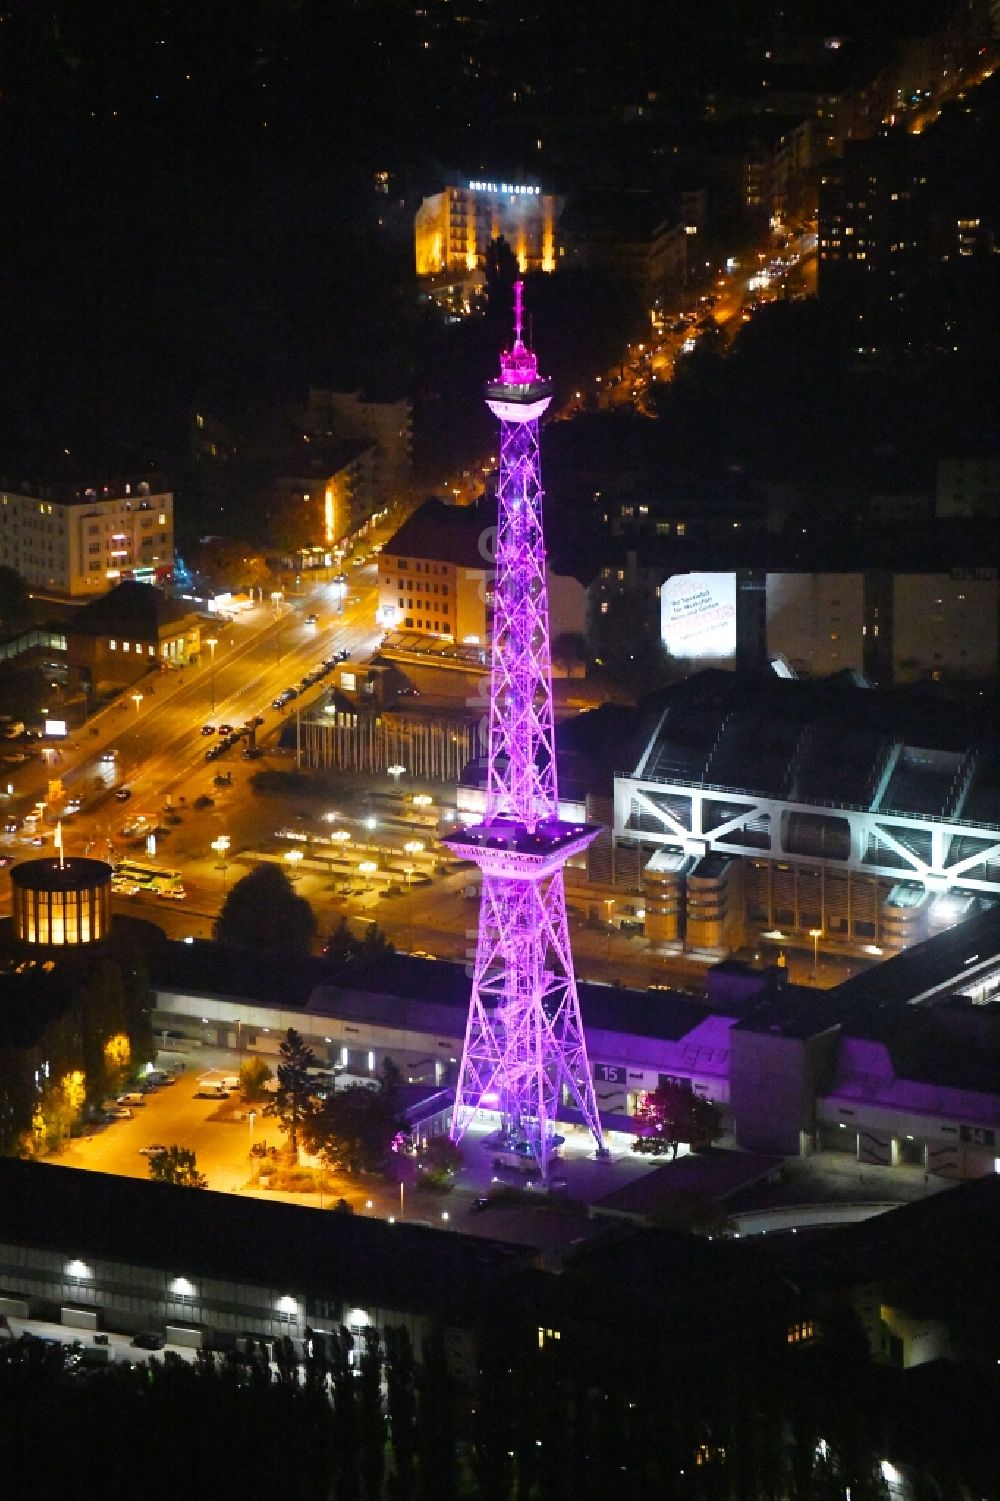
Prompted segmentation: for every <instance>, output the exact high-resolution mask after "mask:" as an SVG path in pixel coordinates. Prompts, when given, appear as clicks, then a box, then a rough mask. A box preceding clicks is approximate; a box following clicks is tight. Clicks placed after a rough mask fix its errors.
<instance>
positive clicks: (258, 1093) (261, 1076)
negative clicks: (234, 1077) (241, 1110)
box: [240, 1058, 273, 1100]
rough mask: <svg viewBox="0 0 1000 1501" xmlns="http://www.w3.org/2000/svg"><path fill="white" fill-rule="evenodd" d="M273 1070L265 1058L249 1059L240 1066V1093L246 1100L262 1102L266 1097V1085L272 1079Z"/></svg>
mask: <svg viewBox="0 0 1000 1501" xmlns="http://www.w3.org/2000/svg"><path fill="white" fill-rule="evenodd" d="M272 1077H273V1076H272V1073H271V1069H270V1068H269V1066H268V1065H267V1064H266V1063H265V1062H264V1060H263V1058H248V1059H247V1061H246V1063H243V1064H241V1065H240V1093H241V1094H242V1096H243V1098H244V1099H245V1100H260V1099H263V1097H264V1085H265V1084H266V1083H267V1081H268V1079H270V1078H272Z"/></svg>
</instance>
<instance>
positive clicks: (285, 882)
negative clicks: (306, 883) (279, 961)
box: [214, 864, 316, 955]
mask: <svg viewBox="0 0 1000 1501" xmlns="http://www.w3.org/2000/svg"><path fill="white" fill-rule="evenodd" d="M315 932H316V918H315V915H314V913H313V910H312V908H311V907H310V905H309V903H308V902H307V901H306V899H305V897H303V896H298V895H296V893H295V891H294V890H293V888H292V884H291V882H290V881H289V879H288V877H287V876H286V875H285V872H284V871H283V870H282V869H281V868H280V867H279V866H277V865H267V864H265V865H258V866H256V867H255V869H253V870H252V871H251V872H250V873H249V875H246V876H244V877H243V879H242V880H240V881H237V882H236V885H235V886H234V887H233V889H232V891H230V893H229V895H228V896H227V898H226V900H225V904H224V905H223V908H222V911H221V912H220V913H219V915H218V917H217V918H216V920H215V928H214V933H215V937H216V939H217V940H218V942H219V943H232V944H235V945H236V946H237V947H238V948H245V949H271V950H277V951H279V952H283V953H286V954H303V955H304V954H308V953H309V950H310V947H311V945H312V939H313V935H314V934H315Z"/></svg>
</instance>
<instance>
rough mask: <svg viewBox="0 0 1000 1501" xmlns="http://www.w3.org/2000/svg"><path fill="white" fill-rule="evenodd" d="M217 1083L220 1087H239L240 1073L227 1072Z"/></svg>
mask: <svg viewBox="0 0 1000 1501" xmlns="http://www.w3.org/2000/svg"><path fill="white" fill-rule="evenodd" d="M216 1083H217V1084H218V1086H219V1088H220V1089H239V1087H240V1080H239V1075H238V1074H227V1075H226V1077H225V1078H224V1079H217V1080H216Z"/></svg>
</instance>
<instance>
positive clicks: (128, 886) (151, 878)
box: [111, 860, 186, 901]
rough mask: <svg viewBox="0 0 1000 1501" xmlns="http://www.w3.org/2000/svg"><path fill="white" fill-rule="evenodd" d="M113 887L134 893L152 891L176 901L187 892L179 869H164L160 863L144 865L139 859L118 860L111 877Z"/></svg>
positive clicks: (113, 888) (155, 894)
mask: <svg viewBox="0 0 1000 1501" xmlns="http://www.w3.org/2000/svg"><path fill="white" fill-rule="evenodd" d="M111 889H112V891H120V892H126V893H129V894H132V895H138V894H139V892H150V893H151V894H152V895H154V896H163V897H167V898H173V899H174V900H175V901H181V900H183V898H184V896H185V894H186V893H185V891H184V883H183V881H182V880H181V873H180V871H179V870H163V869H162V867H161V866H159V865H144V864H142V863H140V862H139V861H138V860H121V861H119V862H118V864H117V865H116V866H115V868H114V874H113V876H112V878H111Z"/></svg>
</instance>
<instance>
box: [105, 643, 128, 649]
mask: <svg viewBox="0 0 1000 1501" xmlns="http://www.w3.org/2000/svg"><path fill="white" fill-rule="evenodd" d="M125 649H126V651H127V650H128V648H127V647H126V648H125ZM117 650H118V642H117V641H109V642H108V651H117Z"/></svg>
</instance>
